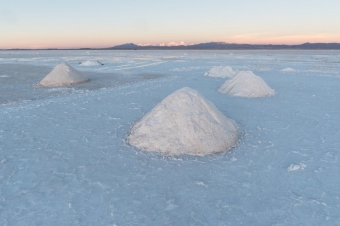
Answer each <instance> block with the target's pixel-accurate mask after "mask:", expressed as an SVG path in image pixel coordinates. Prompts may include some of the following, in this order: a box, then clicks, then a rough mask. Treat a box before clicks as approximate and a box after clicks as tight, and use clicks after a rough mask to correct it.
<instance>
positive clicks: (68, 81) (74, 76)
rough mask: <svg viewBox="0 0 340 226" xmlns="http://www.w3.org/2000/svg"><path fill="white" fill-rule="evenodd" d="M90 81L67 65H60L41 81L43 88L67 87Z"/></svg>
mask: <svg viewBox="0 0 340 226" xmlns="http://www.w3.org/2000/svg"><path fill="white" fill-rule="evenodd" d="M87 81H89V79H88V78H86V77H85V76H84V75H83V74H82V73H80V72H79V71H77V70H76V69H74V68H73V67H72V66H71V65H69V64H67V63H61V64H58V65H57V66H56V67H55V68H54V69H53V70H52V71H51V72H50V73H49V74H48V75H46V77H45V78H43V79H42V80H41V81H40V85H43V86H67V85H74V84H79V83H84V82H87Z"/></svg>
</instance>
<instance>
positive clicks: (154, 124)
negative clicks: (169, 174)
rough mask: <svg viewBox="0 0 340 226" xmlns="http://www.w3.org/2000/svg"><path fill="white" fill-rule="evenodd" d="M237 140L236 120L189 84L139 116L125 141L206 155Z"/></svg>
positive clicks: (167, 151) (159, 149)
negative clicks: (139, 118) (142, 115)
mask: <svg viewBox="0 0 340 226" xmlns="http://www.w3.org/2000/svg"><path fill="white" fill-rule="evenodd" d="M237 140H238V127H237V125H236V123H235V122H234V121H233V120H232V119H229V118H227V117H226V116H225V115H223V114H222V113H221V112H220V111H219V110H218V109H217V108H216V107H215V106H214V105H213V104H212V103H211V102H210V101H208V100H206V99H205V98H204V97H203V96H202V95H201V94H200V93H198V92H197V91H196V90H193V89H190V88H188V87H185V88H182V89H180V90H177V91H175V92H174V93H172V94H170V95H169V96H167V97H166V98H165V99H164V100H163V101H162V102H160V103H159V104H158V105H157V106H156V107H155V108H154V109H152V110H151V112H149V113H148V114H146V115H145V116H144V117H143V118H142V119H141V120H139V121H138V122H137V123H136V124H135V125H134V126H133V128H132V130H131V133H130V135H129V137H128V142H129V143H130V144H131V145H133V146H135V147H138V148H141V149H145V150H148V151H156V152H161V153H165V154H170V155H180V154H188V155H200V156H203V155H207V154H212V153H216V152H222V151H226V150H228V149H231V148H232V147H234V146H235V145H236V143H237Z"/></svg>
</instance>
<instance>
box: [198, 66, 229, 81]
mask: <svg viewBox="0 0 340 226" xmlns="http://www.w3.org/2000/svg"><path fill="white" fill-rule="evenodd" d="M235 74H236V72H235V71H234V70H233V69H232V68H231V67H229V66H225V67H224V66H218V67H212V68H211V69H210V70H209V71H208V72H206V73H205V74H204V76H208V77H218V78H231V77H233V76H234V75H235Z"/></svg>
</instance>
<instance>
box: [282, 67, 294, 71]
mask: <svg viewBox="0 0 340 226" xmlns="http://www.w3.org/2000/svg"><path fill="white" fill-rule="evenodd" d="M281 71H283V72H296V70H295V69H294V68H291V67H286V68H284V69H282V70H281Z"/></svg>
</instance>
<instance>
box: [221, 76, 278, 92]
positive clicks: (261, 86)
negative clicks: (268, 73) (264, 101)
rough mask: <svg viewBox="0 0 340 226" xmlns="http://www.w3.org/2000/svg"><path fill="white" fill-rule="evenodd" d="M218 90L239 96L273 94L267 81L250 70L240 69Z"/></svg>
mask: <svg viewBox="0 0 340 226" xmlns="http://www.w3.org/2000/svg"><path fill="white" fill-rule="evenodd" d="M218 91H219V92H220V93H223V94H229V95H232V96H240V97H266V96H272V95H275V91H274V90H273V89H271V88H270V87H269V86H268V85H267V83H266V82H265V81H264V80H263V79H262V78H261V77H259V76H256V75H255V74H254V73H253V72H252V71H240V72H238V73H237V74H236V75H235V76H234V77H233V78H231V79H229V80H227V81H226V82H225V83H224V84H223V85H222V86H221V87H220V88H219V89H218Z"/></svg>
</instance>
